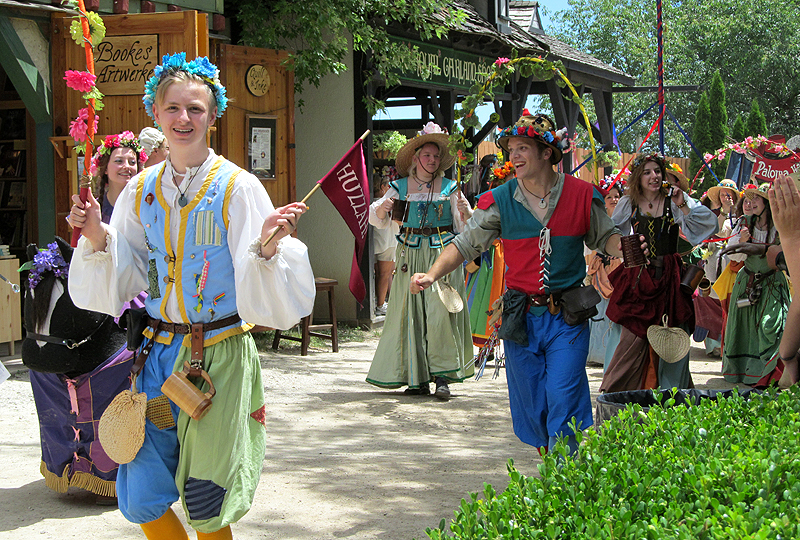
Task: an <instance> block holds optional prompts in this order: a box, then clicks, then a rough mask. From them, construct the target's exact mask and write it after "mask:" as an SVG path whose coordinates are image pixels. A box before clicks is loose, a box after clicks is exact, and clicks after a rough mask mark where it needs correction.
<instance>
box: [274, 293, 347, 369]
mask: <svg viewBox="0 0 800 540" xmlns="http://www.w3.org/2000/svg"><path fill="white" fill-rule="evenodd" d="M338 284H339V282H338V281H337V280H335V279H330V278H321V277H318V278H314V285H316V287H317V294H319V293H320V292H323V291H327V293H328V316H329V318H330V320H331V322H330V324H312V323H313V320H314V313H313V312H312V313H311V315H309V316H308V317H303V320H302V321H300V333H301V336H300V337H294V336H284V335H281V331H280V330H275V338H274V339H273V340H272V348H273V349H274V350H276V351H277V350H278V345H279V344H280V342H281V339H290V340H292V341H299V342H300V355H301V356H307V355H308V345H309V343H310V342H311V336H316V337H318V338H322V339H328V340H330V342H331V348H332V349H333V352H339V334H338V332H339V327H338V325H337V323H336V303H335V297H334V291H333V288H334V287H335V286H336V285H338ZM316 330H330V331H331V333H330V335H328V334H321V333H319V332H316Z"/></svg>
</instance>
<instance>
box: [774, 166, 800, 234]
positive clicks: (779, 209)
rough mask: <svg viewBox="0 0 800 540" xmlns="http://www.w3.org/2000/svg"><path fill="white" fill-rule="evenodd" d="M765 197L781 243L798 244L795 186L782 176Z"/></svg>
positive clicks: (799, 197)
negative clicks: (767, 198)
mask: <svg viewBox="0 0 800 540" xmlns="http://www.w3.org/2000/svg"><path fill="white" fill-rule="evenodd" d="M767 196H768V197H769V207H770V210H771V211H772V220H773V221H774V222H775V228H776V229H778V234H780V236H781V243H782V244H785V243H787V242H789V243H794V244H798V243H800V191H799V190H798V188H797V185H796V184H795V183H794V181H792V179H791V178H790V177H789V176H788V175H786V174H784V175H782V176H780V177H779V178H777V179H776V180H775V182H773V184H772V187H771V188H770V189H769V191H768V192H767Z"/></svg>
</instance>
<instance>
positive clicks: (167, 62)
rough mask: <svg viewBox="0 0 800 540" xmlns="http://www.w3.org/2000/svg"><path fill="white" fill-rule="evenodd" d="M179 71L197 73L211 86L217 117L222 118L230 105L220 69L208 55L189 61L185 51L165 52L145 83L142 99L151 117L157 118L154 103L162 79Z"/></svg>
mask: <svg viewBox="0 0 800 540" xmlns="http://www.w3.org/2000/svg"><path fill="white" fill-rule="evenodd" d="M177 71H185V72H186V73H191V74H192V75H196V76H197V77H200V78H201V79H202V80H203V82H205V83H206V84H207V85H208V86H209V87H210V88H211V90H212V91H213V92H214V99H215V100H216V102H217V118H221V117H222V113H224V112H225V109H226V108H227V106H228V98H227V96H226V95H225V87H224V86H222V83H221V82H219V69H217V66H215V65H214V64H212V63H211V61H209V59H208V57H207V56H198V57H197V58H195V59H194V60H192V61H191V62H187V61H186V53H185V52H180V53H176V54H173V55H169V54H165V55H164V57H163V58H162V59H161V65H160V66H156V67H155V68H154V69H153V76H152V77H150V80H148V81H147V83H145V85H144V97H143V98H142V101H143V102H144V108H145V111H147V114H148V115H150V118H152V119H154V120H155V116H153V103H155V101H156V90H157V89H158V85H159V84H160V83H161V79H162V78H164V76H166V75H168V74H171V73H175V72H177Z"/></svg>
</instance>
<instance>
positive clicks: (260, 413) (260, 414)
mask: <svg viewBox="0 0 800 540" xmlns="http://www.w3.org/2000/svg"><path fill="white" fill-rule="evenodd" d="M250 418H252V419H253V420H255V421H256V422H258V423H259V424H261V425H262V426H264V427H265V428H266V427H267V407H266V405H262V406H261V408H260V409H258V410H257V411H253V412H251V413H250Z"/></svg>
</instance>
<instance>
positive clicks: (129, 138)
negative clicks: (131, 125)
mask: <svg viewBox="0 0 800 540" xmlns="http://www.w3.org/2000/svg"><path fill="white" fill-rule="evenodd" d="M123 146H124V147H126V148H130V149H131V150H133V151H134V152H136V159H138V160H139V161H141V162H145V161H147V152H145V151H144V148H142V145H141V144H139V139H137V138H136V135H134V134H133V133H131V132H130V131H123V132H122V133H120V134H119V135H109V136H108V137H106V138H105V139H103V142H102V143H100V146H98V147H97V151H96V152H95V153H94V156H92V168H91V170H90V171H89V172H90V173H91V174H92V176H96V175H97V171H98V170H99V169H100V158H101V157H103V156H106V155H109V154H111V152H113V151H114V149H115V148H122V147H123Z"/></svg>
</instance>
